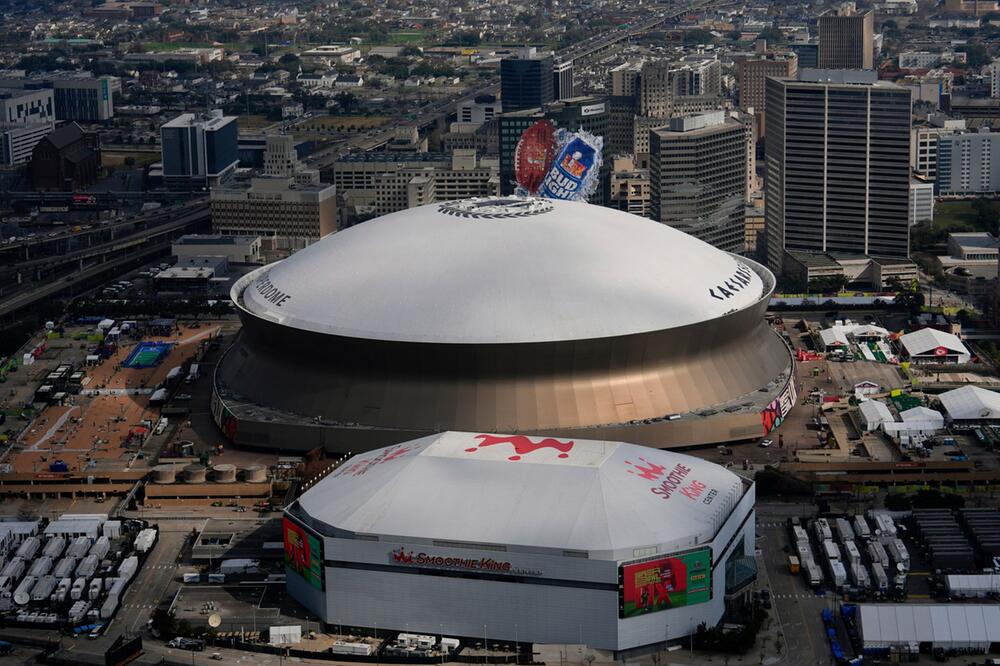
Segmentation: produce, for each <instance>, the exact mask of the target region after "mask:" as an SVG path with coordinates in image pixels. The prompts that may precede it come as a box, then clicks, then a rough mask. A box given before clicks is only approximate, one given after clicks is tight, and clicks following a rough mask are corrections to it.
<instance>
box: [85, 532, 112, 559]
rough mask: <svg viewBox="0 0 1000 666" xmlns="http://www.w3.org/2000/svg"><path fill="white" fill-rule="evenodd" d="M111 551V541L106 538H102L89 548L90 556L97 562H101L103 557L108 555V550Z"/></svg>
mask: <svg viewBox="0 0 1000 666" xmlns="http://www.w3.org/2000/svg"><path fill="white" fill-rule="evenodd" d="M110 549H111V539H109V538H108V537H106V536H102V537H101V538H99V539H98V540H97V541H95V542H94V545H93V546H91V548H90V554H91V555H94V556H95V557H97V559H98V560H103V559H104V556H105V555H107V554H108V550H110Z"/></svg>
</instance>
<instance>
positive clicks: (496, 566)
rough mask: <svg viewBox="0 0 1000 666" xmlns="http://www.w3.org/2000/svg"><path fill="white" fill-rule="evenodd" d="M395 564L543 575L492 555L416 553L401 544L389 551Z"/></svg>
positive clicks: (521, 574) (390, 557) (520, 574)
mask: <svg viewBox="0 0 1000 666" xmlns="http://www.w3.org/2000/svg"><path fill="white" fill-rule="evenodd" d="M389 559H390V561H391V562H392V563H393V564H402V565H404V566H412V567H424V568H432V569H460V570H463V571H482V572H484V573H500V574H510V575H512V576H541V575H542V572H541V571H540V570H538V569H524V568H521V567H515V566H514V565H513V564H511V563H510V562H507V561H505V560H496V559H494V558H492V557H481V558H478V557H455V556H451V555H433V554H430V553H414V552H413V551H412V550H407V549H406V548H403V547H402V546H400V547H399V548H395V549H393V550H392V551H390V553H389Z"/></svg>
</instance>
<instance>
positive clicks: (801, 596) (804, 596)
mask: <svg viewBox="0 0 1000 666" xmlns="http://www.w3.org/2000/svg"><path fill="white" fill-rule="evenodd" d="M771 596H772V597H774V598H775V599H816V598H817V597H816V595H815V594H806V593H797V594H794V593H793V594H772V595H771Z"/></svg>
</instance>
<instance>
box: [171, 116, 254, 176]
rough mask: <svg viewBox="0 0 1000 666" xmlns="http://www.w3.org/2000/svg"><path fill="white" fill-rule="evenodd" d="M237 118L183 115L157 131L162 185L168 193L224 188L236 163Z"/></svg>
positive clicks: (237, 155)
mask: <svg viewBox="0 0 1000 666" xmlns="http://www.w3.org/2000/svg"><path fill="white" fill-rule="evenodd" d="M236 120H237V119H236V116H224V115H223V114H222V111H212V112H211V113H209V114H206V115H202V114H198V115H196V114H193V113H183V114H181V115H179V116H177V117H176V118H174V119H173V120H171V121H169V122H167V123H164V125H163V126H162V127H161V128H160V150H161V153H162V156H163V181H164V184H166V186H167V187H168V189H175V190H192V189H201V188H206V187H213V186H217V185H222V184H225V183H226V182H228V181H229V179H230V178H231V177H232V174H233V172H234V171H235V170H236V165H237V164H238V163H239V153H238V145H237V144H238V141H237V138H238V131H237V126H236Z"/></svg>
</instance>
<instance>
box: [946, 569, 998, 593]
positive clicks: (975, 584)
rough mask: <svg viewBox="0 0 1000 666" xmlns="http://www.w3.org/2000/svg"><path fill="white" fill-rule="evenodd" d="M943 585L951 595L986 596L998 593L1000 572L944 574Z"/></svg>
mask: <svg viewBox="0 0 1000 666" xmlns="http://www.w3.org/2000/svg"><path fill="white" fill-rule="evenodd" d="M944 584H945V587H946V588H947V590H948V594H950V595H952V596H953V597H988V596H990V595H991V594H1000V574H973V575H951V576H945V581H944Z"/></svg>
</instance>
